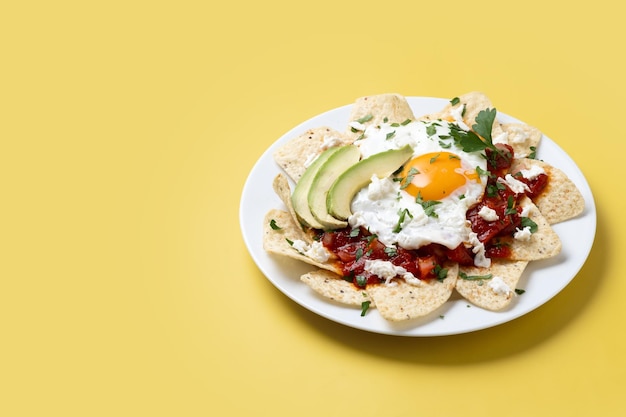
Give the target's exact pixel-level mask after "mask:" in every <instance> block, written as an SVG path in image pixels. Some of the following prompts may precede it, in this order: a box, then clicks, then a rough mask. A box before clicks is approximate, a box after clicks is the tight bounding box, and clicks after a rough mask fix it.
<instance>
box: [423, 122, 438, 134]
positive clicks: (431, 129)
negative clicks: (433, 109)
mask: <svg viewBox="0 0 626 417" xmlns="http://www.w3.org/2000/svg"><path fill="white" fill-rule="evenodd" d="M435 133H437V126H435V125H434V124H430V125H428V126H426V134H427V135H428V136H435Z"/></svg>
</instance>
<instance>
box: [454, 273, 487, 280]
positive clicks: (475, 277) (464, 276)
mask: <svg viewBox="0 0 626 417" xmlns="http://www.w3.org/2000/svg"><path fill="white" fill-rule="evenodd" d="M459 277H461V278H462V279H465V280H467V281H482V280H484V279H491V278H493V275H491V274H487V275H467V274H466V273H465V272H459Z"/></svg>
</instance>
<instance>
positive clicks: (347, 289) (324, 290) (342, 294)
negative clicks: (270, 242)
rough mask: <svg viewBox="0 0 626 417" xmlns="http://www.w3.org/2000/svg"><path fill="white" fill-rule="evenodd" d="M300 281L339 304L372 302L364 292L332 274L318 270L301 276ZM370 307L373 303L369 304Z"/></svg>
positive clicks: (356, 304)
mask: <svg viewBox="0 0 626 417" xmlns="http://www.w3.org/2000/svg"><path fill="white" fill-rule="evenodd" d="M300 280H301V281H302V282H304V283H305V284H306V285H308V286H309V287H311V289H312V290H313V291H315V292H317V293H318V294H320V295H321V296H323V297H326V298H328V299H330V300H333V301H337V302H339V303H341V304H347V305H352V306H361V303H363V302H364V301H369V302H370V303H371V302H372V300H371V298H370V296H369V295H368V294H367V292H365V290H360V289H358V288H357V287H355V286H354V285H353V284H352V283H351V282H348V281H346V280H345V279H343V278H341V276H340V275H337V274H335V273H334V272H330V271H324V270H321V269H320V270H317V271H312V272H309V273H306V274H304V275H302V276H301V277H300ZM371 307H374V303H372V304H370V308H371Z"/></svg>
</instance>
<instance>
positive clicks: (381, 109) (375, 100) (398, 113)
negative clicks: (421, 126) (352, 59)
mask: <svg viewBox="0 0 626 417" xmlns="http://www.w3.org/2000/svg"><path fill="white" fill-rule="evenodd" d="M369 117H371V119H369V120H367V121H363V122H360V124H361V125H362V126H363V127H364V128H365V127H367V126H370V125H374V126H376V125H379V124H381V123H383V122H384V120H385V119H386V120H387V121H388V122H389V123H402V122H404V121H406V120H415V116H414V115H413V111H412V110H411V106H409V103H408V102H407V100H406V98H404V96H401V95H400V94H379V95H374V96H367V97H360V98H358V99H357V100H356V101H355V103H354V105H353V107H352V111H351V113H350V119H349V123H348V129H347V131H346V134H347V135H349V136H351V137H352V138H353V139H356V138H358V137H359V136H360V135H361V134H362V131H361V130H359V131H357V132H354V131H353V127H351V126H350V124H351V123H352V122H356V121H358V120H362V119H364V118H369Z"/></svg>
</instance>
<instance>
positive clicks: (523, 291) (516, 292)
mask: <svg viewBox="0 0 626 417" xmlns="http://www.w3.org/2000/svg"><path fill="white" fill-rule="evenodd" d="M525 292H526V290H523V289H521V288H516V289H515V294H517V295H522V294H524V293H525Z"/></svg>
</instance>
